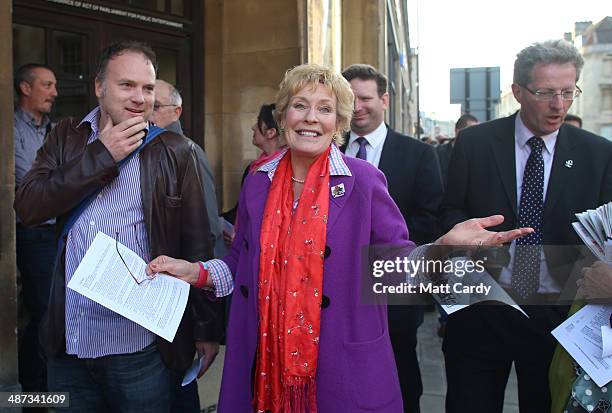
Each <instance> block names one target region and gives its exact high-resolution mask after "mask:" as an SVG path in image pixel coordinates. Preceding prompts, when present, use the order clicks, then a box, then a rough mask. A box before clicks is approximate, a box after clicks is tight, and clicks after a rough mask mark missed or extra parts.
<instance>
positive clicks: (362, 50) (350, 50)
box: [342, 0, 387, 71]
mask: <svg viewBox="0 0 612 413" xmlns="http://www.w3.org/2000/svg"><path fill="white" fill-rule="evenodd" d="M386 35H387V26H386V2H385V0H343V2H342V68H345V67H347V66H349V65H352V64H354V63H366V64H370V65H372V66H374V67H376V68H379V70H383V71H384V70H385V67H386V61H385V52H386V44H385V43H386Z"/></svg>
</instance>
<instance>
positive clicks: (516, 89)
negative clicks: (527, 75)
mask: <svg viewBox="0 0 612 413" xmlns="http://www.w3.org/2000/svg"><path fill="white" fill-rule="evenodd" d="M522 92H523V91H522V90H521V87H520V86H519V85H517V84H516V83H513V84H512V94H513V95H514V99H516V101H517V102H518V103H521V99H522V96H521V93H522Z"/></svg>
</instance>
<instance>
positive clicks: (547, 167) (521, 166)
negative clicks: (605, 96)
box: [499, 112, 561, 294]
mask: <svg viewBox="0 0 612 413" xmlns="http://www.w3.org/2000/svg"><path fill="white" fill-rule="evenodd" d="M558 134H559V130H558V129H557V130H556V131H555V132H553V133H551V134H549V135H545V136H540V137H541V138H542V140H544V148H543V150H542V157H543V158H544V203H546V192H547V189H548V181H549V179H550V171H551V169H552V163H553V158H554V155H555V145H556V143H557V135H558ZM533 136H537V135H535V134H534V133H533V132H531V131H530V130H529V129H528V128H527V126H525V124H524V123H523V120H522V119H521V113H520V112H519V113H518V114H517V115H516V120H515V123H514V155H515V162H516V205H517V211H518V209H519V208H520V204H521V192H522V189H523V175H524V173H525V165H527V159H529V155H530V154H531V147H530V146H529V145H528V144H527V141H528V140H529V139H530V138H531V137H533ZM515 248H516V242H515V241H513V242H512V244H511V245H510V257H511V258H510V264H509V265H508V266H507V267H504V269H503V270H502V272H501V275H500V277H499V283H500V284H501V286H502V287H506V288H510V286H511V280H512V267H513V264H514V251H515ZM540 262H541V265H540V287H539V288H538V291H537V292H538V293H540V294H544V293H559V292H561V288H559V286H558V285H557V282H556V281H555V280H553V278H552V277H551V276H550V273H549V272H548V266H547V265H546V258H545V257H544V250H542V252H541V255H540Z"/></svg>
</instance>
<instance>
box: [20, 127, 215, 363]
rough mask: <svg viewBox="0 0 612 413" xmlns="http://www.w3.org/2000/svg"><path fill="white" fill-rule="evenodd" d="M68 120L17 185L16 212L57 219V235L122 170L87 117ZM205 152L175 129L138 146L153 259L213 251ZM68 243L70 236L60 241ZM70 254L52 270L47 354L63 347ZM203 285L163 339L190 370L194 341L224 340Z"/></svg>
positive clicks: (166, 351) (30, 218)
mask: <svg viewBox="0 0 612 413" xmlns="http://www.w3.org/2000/svg"><path fill="white" fill-rule="evenodd" d="M78 124H79V120H76V119H72V118H70V119H64V120H62V121H60V122H59V123H58V124H57V126H56V127H55V128H54V129H53V130H52V131H51V133H50V134H49V137H48V138H47V140H46V141H45V143H44V145H43V146H42V148H41V149H40V150H39V152H38V154H37V157H36V161H35V162H34V165H33V166H32V169H31V170H30V172H29V173H28V174H27V175H26V176H25V178H24V180H23V182H22V184H21V185H20V186H19V188H18V190H17V194H16V197H15V210H16V212H17V215H19V218H20V219H21V222H22V223H23V224H24V225H29V226H31V225H37V224H39V223H41V222H44V221H46V220H48V219H49V218H51V217H57V218H58V220H57V228H58V235H59V234H60V233H61V228H63V225H64V223H65V221H66V219H67V218H68V216H69V215H70V212H71V211H72V209H73V208H75V207H76V206H77V205H79V203H80V202H81V201H82V200H83V199H85V198H86V197H87V196H88V195H89V194H91V193H93V192H95V191H96V190H98V189H100V188H102V187H104V186H105V185H106V184H108V183H109V182H111V181H112V180H113V179H114V178H115V177H116V176H117V175H118V174H119V169H118V168H117V165H116V163H115V162H114V160H113V158H112V157H111V155H110V152H108V150H107V149H106V147H105V146H104V145H103V144H102V142H100V141H99V140H96V141H94V142H92V143H91V144H90V145H87V139H88V137H89V135H90V133H91V128H90V125H89V123H84V124H82V125H81V126H77V125H78ZM201 153H202V151H198V150H196V146H195V144H194V143H193V142H191V141H190V140H188V139H187V138H185V137H183V136H180V135H177V134H175V133H172V132H164V133H162V134H160V135H159V136H157V137H156V138H154V139H153V140H152V141H151V142H150V143H149V144H148V145H147V146H146V147H144V148H143V149H142V151H141V152H140V191H141V196H142V205H143V209H144V217H145V226H146V230H147V235H148V239H149V240H150V252H151V256H152V257H157V256H158V255H162V254H165V255H169V256H171V257H178V258H183V259H186V260H188V261H196V260H204V259H209V258H211V257H212V240H211V235H210V230H209V224H208V218H207V215H206V209H205V208H206V207H205V204H204V189H203V185H202V179H201V176H202V175H201V172H202V171H201V166H202V162H201ZM61 242H62V243H63V244H64V247H62V248H65V239H64V240H62V241H61ZM64 252H65V251H62V253H61V255H60V257H61V259H59V260H57V261H58V262H57V264H56V266H55V271H54V275H53V282H52V288H51V297H50V302H49V309H48V311H47V314H46V315H45V318H44V319H43V322H42V325H41V331H40V335H41V343H42V345H43V348H44V350H45V353H46V354H47V355H55V354H58V353H60V352H62V351H65V345H66V344H65V325H64V301H65V288H66V287H65V275H64V262H65V259H64ZM219 307H220V306H219V304H218V303H213V302H211V301H209V300H208V299H207V298H206V296H205V294H204V293H203V292H202V291H201V290H196V289H195V288H193V287H192V288H191V291H190V294H189V301H188V304H187V309H186V310H185V314H184V315H183V319H182V321H181V324H180V326H179V330H178V332H177V334H176V336H175V338H174V341H173V342H172V343H169V342H168V341H166V340H164V339H163V338H160V337H158V338H157V346H158V349H159V351H160V353H161V355H162V358H163V360H164V362H165V363H166V365H168V366H169V367H171V368H173V369H177V370H184V369H186V368H187V367H188V366H189V365H190V363H191V361H192V360H193V356H194V352H195V346H194V341H196V340H197V341H219V340H220V339H221V336H222V333H223V326H222V320H221V317H220V315H221V314H222V313H221V309H220V308H219Z"/></svg>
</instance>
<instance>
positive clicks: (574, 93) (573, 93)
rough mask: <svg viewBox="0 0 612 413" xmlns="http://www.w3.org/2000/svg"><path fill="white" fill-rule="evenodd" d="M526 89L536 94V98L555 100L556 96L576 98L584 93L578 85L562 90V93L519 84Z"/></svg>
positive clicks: (563, 98) (569, 98) (568, 98)
mask: <svg viewBox="0 0 612 413" xmlns="http://www.w3.org/2000/svg"><path fill="white" fill-rule="evenodd" d="M519 86H521V87H522V88H523V89H526V90H527V91H528V92H529V93H531V94H532V95H533V96H535V98H536V100H553V99H554V98H555V96H561V99H562V100H574V99H576V98H577V97H578V96H580V95H581V94H582V90H581V89H580V88H579V87H578V86H576V89H569V90H562V91H561V92H560V93H555V92H553V91H551V90H542V89H538V90H531V89H529V88H528V87H527V86H524V85H519Z"/></svg>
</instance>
